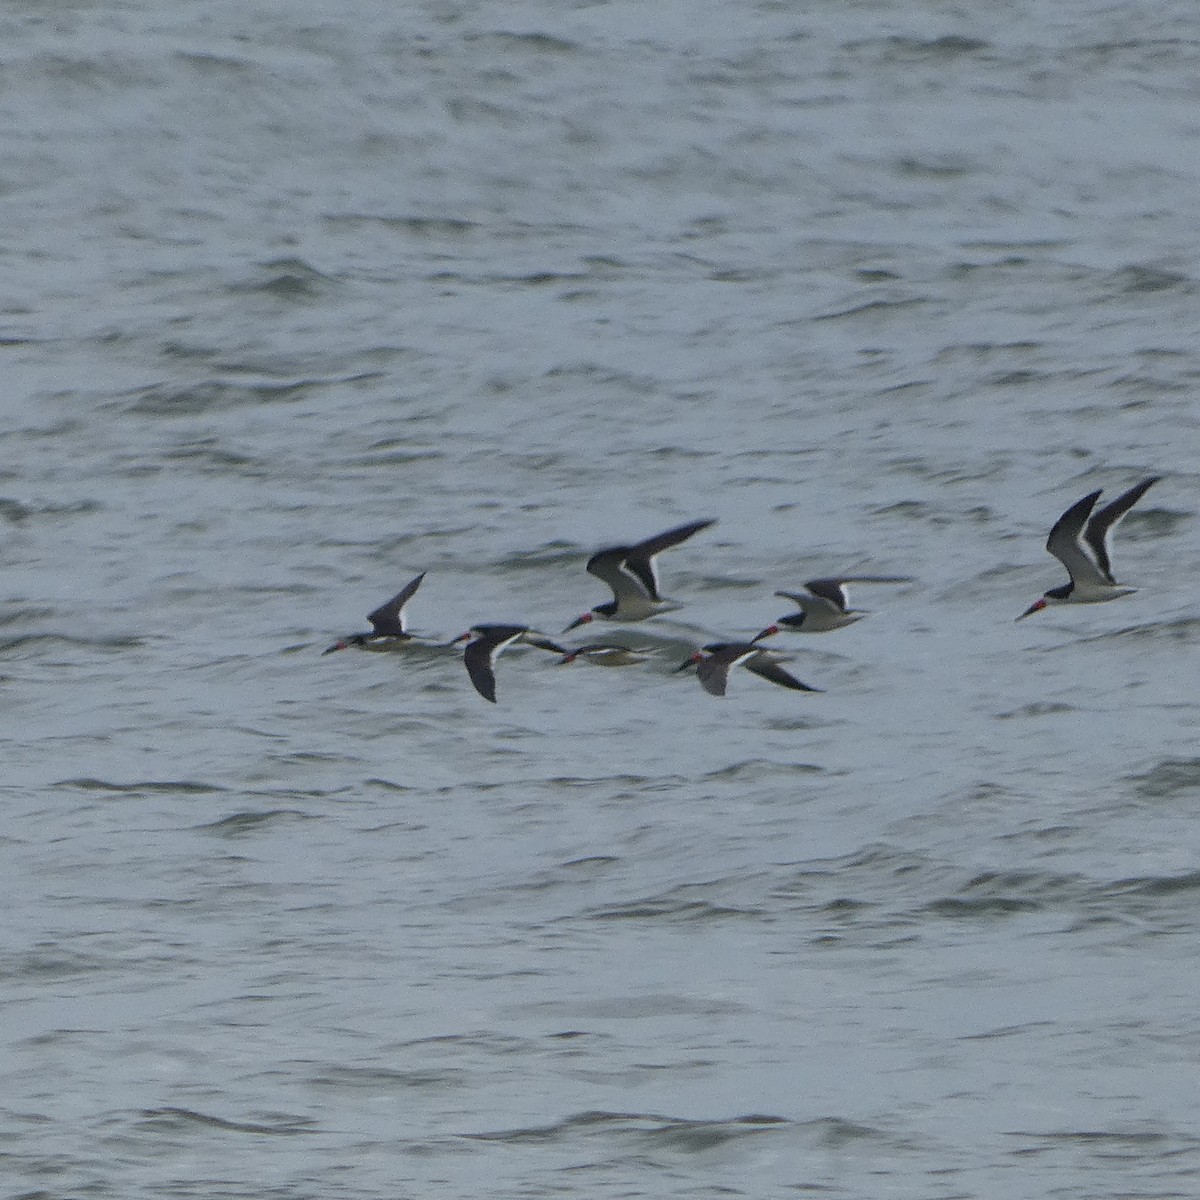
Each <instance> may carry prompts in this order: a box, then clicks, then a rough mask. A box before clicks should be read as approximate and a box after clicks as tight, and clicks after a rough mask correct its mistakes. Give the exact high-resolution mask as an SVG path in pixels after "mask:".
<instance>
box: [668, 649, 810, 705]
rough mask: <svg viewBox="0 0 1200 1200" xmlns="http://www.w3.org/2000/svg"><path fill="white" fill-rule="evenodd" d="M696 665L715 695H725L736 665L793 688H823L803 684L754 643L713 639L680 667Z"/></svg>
mask: <svg viewBox="0 0 1200 1200" xmlns="http://www.w3.org/2000/svg"><path fill="white" fill-rule="evenodd" d="M693 664H695V667H696V674H697V675H698V676H699V678H700V682H701V684H702V685H703V687H704V690H705V691H706V692H710V693H711V694H712V695H714V696H723V695H725V689H726V687H728V685H729V672H730V671H732V670H733V668H734V667H736V666H744V667H745V668H746V670H747V671H753V672H754V674H755V675H758V676H760V677H761V678H763V679H766V680H769V681H770V682H771V683H777V684H779V686H780V687H785V688H792V689H793V690H795V691H797V692H819V691H820V690H821V689H820V688H815V687H809V686H808V684H807V683H801V682H800V680H799V679H797V678H796V677H795V676H794V675H792V674H790V673H789V672H787V671H785V670H784V669H783V668H782V667H781V666H780V665H779V663H778V662H777V661H776V659H775V657H774V655H773V654H772V653H771V651H769V650H764V649H762V647H760V646H756V645H755V644H754V643H753V642H714V643H713V644H712V645H709V646H705V647H704V650H703V651H700V650H697V651H696V653H695V654H693V655H692V656H691V657H690V658H688V659H685V660H684V662H682V663H681V664H680V665H679V668H678V669H679V670H680V671H686V670H687V669H688V667H690V666H692V665H693Z"/></svg>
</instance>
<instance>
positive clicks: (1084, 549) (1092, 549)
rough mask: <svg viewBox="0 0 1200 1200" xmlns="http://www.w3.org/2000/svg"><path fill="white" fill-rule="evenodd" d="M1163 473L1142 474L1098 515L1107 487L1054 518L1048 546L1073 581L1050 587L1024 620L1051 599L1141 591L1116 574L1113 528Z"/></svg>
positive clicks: (1094, 600) (1090, 599)
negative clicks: (1120, 580) (1111, 552)
mask: <svg viewBox="0 0 1200 1200" xmlns="http://www.w3.org/2000/svg"><path fill="white" fill-rule="evenodd" d="M1161 478H1162V476H1161V475H1151V476H1150V478H1149V479H1143V480H1142V482H1141V483H1139V484H1137V485H1136V486H1135V487H1131V488H1130V489H1129V491H1127V492H1124V493H1123V494H1122V495H1120V496H1118V497H1117V498H1116V499H1115V500H1114V501H1113V502H1112V503H1111V504H1106V505H1105V506H1104V507H1103V508H1102V509H1101V510H1100V511H1099V512H1098V513H1095V514H1092V509H1093V508H1095V506H1096V501H1097V500H1098V499H1099V498H1100V493H1101V492H1102V491H1103V490H1104V489H1103V488H1097V489H1096V490H1095V491H1094V492H1089V493H1088V494H1087V495H1086V496H1084V498H1083V499H1082V500H1079V501H1077V502H1076V503H1074V504H1072V505H1071V507H1070V508H1068V509H1067V511H1066V512H1065V513H1063V515H1062V516H1061V517H1059V518H1058V520H1057V521H1055V522H1054V528H1053V529H1051V530H1050V536H1049V537H1048V538H1047V539H1046V549H1047V550H1049V551H1050V553H1051V554H1053V555H1054V557H1055V558H1057V559H1058V561H1059V562H1060V563H1062V565H1063V566H1064V567H1066V568H1067V574H1068V575H1070V577H1071V580H1070V582H1069V583H1064V584H1063V585H1062V586H1061V587H1056V588H1051V589H1050V590H1049V591H1048V592H1046V593H1045V595H1043V596H1042V597H1041V598H1040V599H1039V600H1035V601H1034V602H1033V603H1032V604H1031V605H1030V606H1029V607H1028V608H1027V609H1026V610H1025V611H1024V612H1023V613H1022V614H1021V615H1020V616H1019V617H1017V618H1016V619H1017V620H1018V621H1021V620H1023V619H1024V618H1025V617H1028V616H1031V615H1032V614H1033V613H1035V612H1040V611H1041V610H1042V609H1043V608H1046V607H1047V606H1048V605H1051V604H1099V603H1100V602H1101V601H1103V600H1115V599H1116V598H1117V597H1118V596H1128V595H1130V594H1131V593H1132V592H1136V591H1137V588H1131V587H1124V586H1123V585H1121V584H1119V583H1117V581H1116V580H1115V579H1114V578H1113V573H1112V566H1111V564H1110V562H1109V550H1110V545H1111V540H1112V530H1113V526H1114V525H1116V523H1117V522H1118V521H1119V520H1120V519H1121V518H1122V517H1123V516H1124V515H1125V514H1126V513H1127V512H1128V511H1129V510H1130V509H1131V508H1132V507H1133V506H1134V505H1135V504H1136V503H1137V502H1138V501H1139V500H1140V499H1141V498H1142V497H1143V496H1144V495H1145V494H1146V492H1147V491H1148V490H1149V489H1150V488H1151V487H1152V486H1153V485H1154V484H1156V483H1157V482H1158V481H1159V480H1160V479H1161Z"/></svg>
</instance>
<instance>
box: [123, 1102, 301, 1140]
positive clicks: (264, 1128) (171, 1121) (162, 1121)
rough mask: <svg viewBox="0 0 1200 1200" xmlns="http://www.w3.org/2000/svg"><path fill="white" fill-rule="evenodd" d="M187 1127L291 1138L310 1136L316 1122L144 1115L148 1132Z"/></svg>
mask: <svg viewBox="0 0 1200 1200" xmlns="http://www.w3.org/2000/svg"><path fill="white" fill-rule="evenodd" d="M188 1125H204V1126H207V1127H208V1128H210V1129H224V1130H227V1131H229V1132H230V1133H271V1134H281V1135H289V1136H290V1135H292V1134H297V1133H308V1132H311V1130H312V1129H313V1128H314V1127H315V1122H313V1121H311V1120H309V1119H308V1118H307V1117H292V1116H280V1117H278V1118H277V1119H275V1120H271V1121H269V1122H268V1121H233V1120H230V1119H229V1118H227V1117H214V1116H211V1115H210V1114H208V1113H202V1112H195V1111H194V1110H193V1109H190V1108H174V1107H167V1108H147V1109H144V1110H143V1111H142V1121H141V1126H142V1128H143V1129H149V1130H168V1129H175V1130H179V1129H184V1128H186V1127H187V1126H188Z"/></svg>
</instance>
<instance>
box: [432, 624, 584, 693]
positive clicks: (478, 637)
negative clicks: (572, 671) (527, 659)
mask: <svg viewBox="0 0 1200 1200" xmlns="http://www.w3.org/2000/svg"><path fill="white" fill-rule="evenodd" d="M459 642H466V643H467V646H466V649H465V650H463V662H464V663H465V664H466V668H467V674H468V675H469V676H470V677H471V682H472V683H473V684H474V685H475V690H476V691H477V692H478V693H479V694H480V695H481V696H482V697H483V698H484V699H485V700H490V701H491V702H492V703H493V704H495V703H496V656H497V655H498V654H499V653H500V652H501V651H502V650H505V649H507V648H508V647H509V646H512V645H515V644H517V643H518V642H522V643H524V644H525V645H527V646H536V647H538V649H539V650H552V651H553V652H554V653H555V654H566V653H568V651H567V650H566V649H565V648H564V647H562V646H560V645H559V644H558V643H557V642H552V641H551V640H550V639H549V638H548V637H546V636H545V635H544V634H541V633H538V632H536V631H535V630H533V629H530V628H529V627H528V626H527V625H472V626H471V628H470V629H468V630H467V631H466V633H462V634H459V636H458V637H456V638H455V639H454V641H452V642H451V643H450V645H451V646H457V645H458V643H459Z"/></svg>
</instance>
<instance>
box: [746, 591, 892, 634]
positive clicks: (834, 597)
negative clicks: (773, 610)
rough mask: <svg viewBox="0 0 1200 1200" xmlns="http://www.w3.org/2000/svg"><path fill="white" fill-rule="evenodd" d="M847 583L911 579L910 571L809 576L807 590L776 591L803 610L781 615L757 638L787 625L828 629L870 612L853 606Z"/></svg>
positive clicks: (809, 629) (796, 628)
mask: <svg viewBox="0 0 1200 1200" xmlns="http://www.w3.org/2000/svg"><path fill="white" fill-rule="evenodd" d="M848 583H912V577H911V576H909V575H840V576H838V577H837V578H836V579H810V580H809V581H808V582H807V583H806V584H805V585H804V586H805V588H806V589H807V594H806V593H804V592H776V593H775V595H777V596H781V597H783V599H784V600H791V601H792V603H793V604H795V605H796V606H797V607H798V608H799V609H800V611H799V612H797V613H789V614H788V615H787V616H786V617H780V618H779V620H778V621H776V622H775V623H774V624H773V625H768V626H767V627H766V629H764V630H763V631H762V632H761V633H759V634H756V635H755V638H754V640H755V641H756V642H757V641H759V640H760V639H762V638H765V637H770V636H771V635H772V634H775V633H780V632H781V631H783V630H785V629H789V630H792V631H793V632H802V633H827V632H828V631H829V630H830V629H841V628H842V626H844V625H853V624H854V622H855V621H861V620H862V619H863V617H865V616H866V615H867V612H866V610H865V609H860V608H851V607H850V601H849V598H848V597H847V595H846V584H848Z"/></svg>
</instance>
